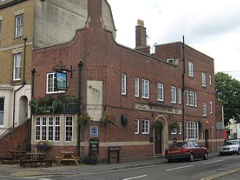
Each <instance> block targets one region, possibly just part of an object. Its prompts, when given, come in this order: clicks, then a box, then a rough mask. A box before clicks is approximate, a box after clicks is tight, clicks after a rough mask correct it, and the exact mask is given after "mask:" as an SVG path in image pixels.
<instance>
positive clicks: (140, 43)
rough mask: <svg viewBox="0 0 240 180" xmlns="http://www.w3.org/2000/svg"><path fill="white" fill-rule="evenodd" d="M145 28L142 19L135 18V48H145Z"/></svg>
mask: <svg viewBox="0 0 240 180" xmlns="http://www.w3.org/2000/svg"><path fill="white" fill-rule="evenodd" d="M146 39H147V34H146V28H145V27H144V21H143V20H141V19H138V20H137V26H136V49H140V48H146V47H147V43H146V41H147V40H146Z"/></svg>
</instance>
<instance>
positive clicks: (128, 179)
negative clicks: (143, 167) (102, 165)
mask: <svg viewBox="0 0 240 180" xmlns="http://www.w3.org/2000/svg"><path fill="white" fill-rule="evenodd" d="M144 177H147V175H142V176H135V177H129V178H125V179H122V180H130V179H140V178H144Z"/></svg>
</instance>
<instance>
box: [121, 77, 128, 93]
mask: <svg viewBox="0 0 240 180" xmlns="http://www.w3.org/2000/svg"><path fill="white" fill-rule="evenodd" d="M126 84H127V76H126V74H122V75H121V94H122V95H126V94H127V87H126Z"/></svg>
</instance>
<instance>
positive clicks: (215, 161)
mask: <svg viewBox="0 0 240 180" xmlns="http://www.w3.org/2000/svg"><path fill="white" fill-rule="evenodd" d="M221 161H223V160H222V159H221V160H217V161H211V162H206V163H203V164H212V163H216V162H221Z"/></svg>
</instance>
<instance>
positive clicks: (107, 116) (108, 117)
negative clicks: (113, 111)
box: [101, 113, 118, 127]
mask: <svg viewBox="0 0 240 180" xmlns="http://www.w3.org/2000/svg"><path fill="white" fill-rule="evenodd" d="M101 123H102V124H104V125H106V124H113V125H114V126H116V127H118V125H117V124H116V123H115V122H114V118H113V117H112V116H111V115H110V114H107V113H106V114H104V115H103V116H102V118H101Z"/></svg>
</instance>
